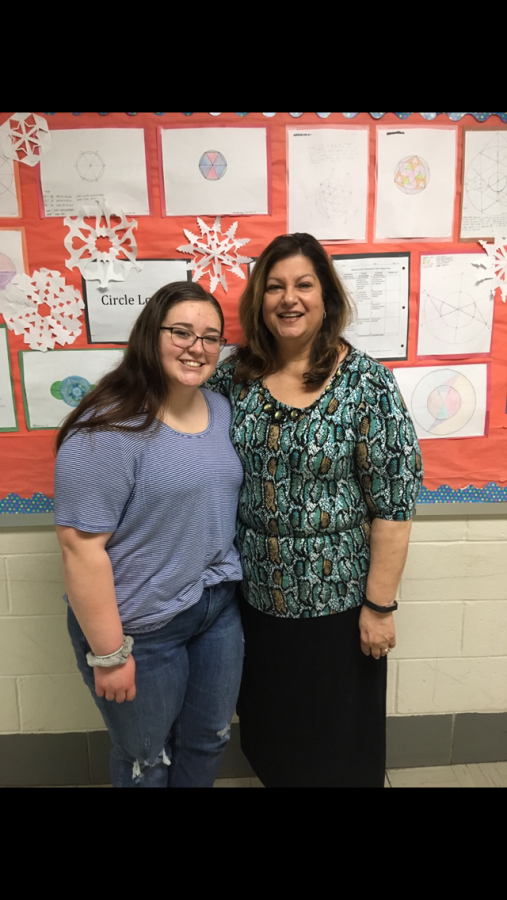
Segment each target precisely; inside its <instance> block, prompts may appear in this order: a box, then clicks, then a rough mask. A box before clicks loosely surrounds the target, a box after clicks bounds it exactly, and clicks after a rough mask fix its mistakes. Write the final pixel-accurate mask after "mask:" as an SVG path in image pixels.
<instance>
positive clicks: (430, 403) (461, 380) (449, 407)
mask: <svg viewBox="0 0 507 900" xmlns="http://www.w3.org/2000/svg"><path fill="white" fill-rule="evenodd" d="M411 405H412V412H413V415H414V418H415V420H416V422H417V424H418V425H419V426H420V427H421V428H422V429H424V431H427V432H428V434H432V435H435V436H438V437H446V436H448V435H451V434H456V432H458V431H460V429H461V428H464V426H465V425H466V424H467V422H469V421H470V419H471V418H472V416H473V414H474V412H475V406H476V401H475V391H474V388H473V385H472V384H471V382H470V381H469V380H468V378H466V376H465V375H463V374H462V373H461V372H457V371H456V370H455V369H438V370H435V371H433V372H429V373H428V375H425V376H424V378H421V380H420V382H419V383H418V384H417V385H416V387H415V390H414V393H413V394H412V404H411Z"/></svg>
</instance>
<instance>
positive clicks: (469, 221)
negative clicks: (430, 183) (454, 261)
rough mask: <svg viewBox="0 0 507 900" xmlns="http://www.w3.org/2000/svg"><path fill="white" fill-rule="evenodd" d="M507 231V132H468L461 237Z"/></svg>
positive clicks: (464, 165) (502, 233) (476, 236)
mask: <svg viewBox="0 0 507 900" xmlns="http://www.w3.org/2000/svg"><path fill="white" fill-rule="evenodd" d="M505 234H507V131H476V130H475V129H474V130H471V131H465V159H464V164H463V193H462V206H461V229H460V237H461V238H468V239H473V238H493V237H497V236H500V235H505Z"/></svg>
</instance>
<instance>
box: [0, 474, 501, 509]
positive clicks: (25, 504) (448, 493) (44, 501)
mask: <svg viewBox="0 0 507 900" xmlns="http://www.w3.org/2000/svg"><path fill="white" fill-rule="evenodd" d="M417 502H418V503H424V504H427V503H502V502H507V487H503V488H502V487H500V485H498V484H494V482H490V483H489V484H487V485H486V486H485V487H483V488H476V487H474V486H473V485H469V486H468V487H466V488H459V489H454V488H450V487H449V486H448V485H447V484H443V485H441V487H439V488H437V489H436V491H430V490H429V488H426V487H423V488H421V493H420V494H419V499H418V501H417ZM53 511H54V501H53V498H52V497H47V496H46V495H45V494H34V495H33V497H27V498H24V497H20V496H19V494H8V495H7V497H5V498H4V499H3V500H0V514H6V513H10V514H11V515H19V513H52V512H53Z"/></svg>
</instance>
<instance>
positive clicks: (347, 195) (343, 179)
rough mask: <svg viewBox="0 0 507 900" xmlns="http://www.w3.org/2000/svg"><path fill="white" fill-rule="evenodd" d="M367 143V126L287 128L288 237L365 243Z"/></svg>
mask: <svg viewBox="0 0 507 900" xmlns="http://www.w3.org/2000/svg"><path fill="white" fill-rule="evenodd" d="M368 142H369V130H368V128H367V127H365V128H354V129H350V128H349V127H348V126H346V125H345V126H344V127H343V128H315V129H311V128H308V129H301V128H300V129H294V128H288V129H287V161H288V216H287V217H288V229H287V230H288V231H289V232H295V231H303V232H308V233H309V234H313V236H314V237H316V238H318V240H329V241H338V240H340V241H347V240H348V241H365V240H366V221H367V213H368Z"/></svg>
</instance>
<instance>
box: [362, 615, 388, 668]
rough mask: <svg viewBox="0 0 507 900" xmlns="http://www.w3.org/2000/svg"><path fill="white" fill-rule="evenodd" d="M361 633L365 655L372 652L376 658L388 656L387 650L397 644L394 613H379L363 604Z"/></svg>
mask: <svg viewBox="0 0 507 900" xmlns="http://www.w3.org/2000/svg"><path fill="white" fill-rule="evenodd" d="M359 634H360V639H361V650H362V651H363V653H364V654H365V656H370V654H371V656H374V657H375V659H380V657H381V656H386V655H387V654H386V650H387V649H388V648H389V649H391V650H392V648H393V647H395V646H396V634H395V630H394V619H393V614H392V613H377V612H375V611H374V610H373V609H370V608H369V607H368V606H363V608H362V609H361V614H360V616H359Z"/></svg>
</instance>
